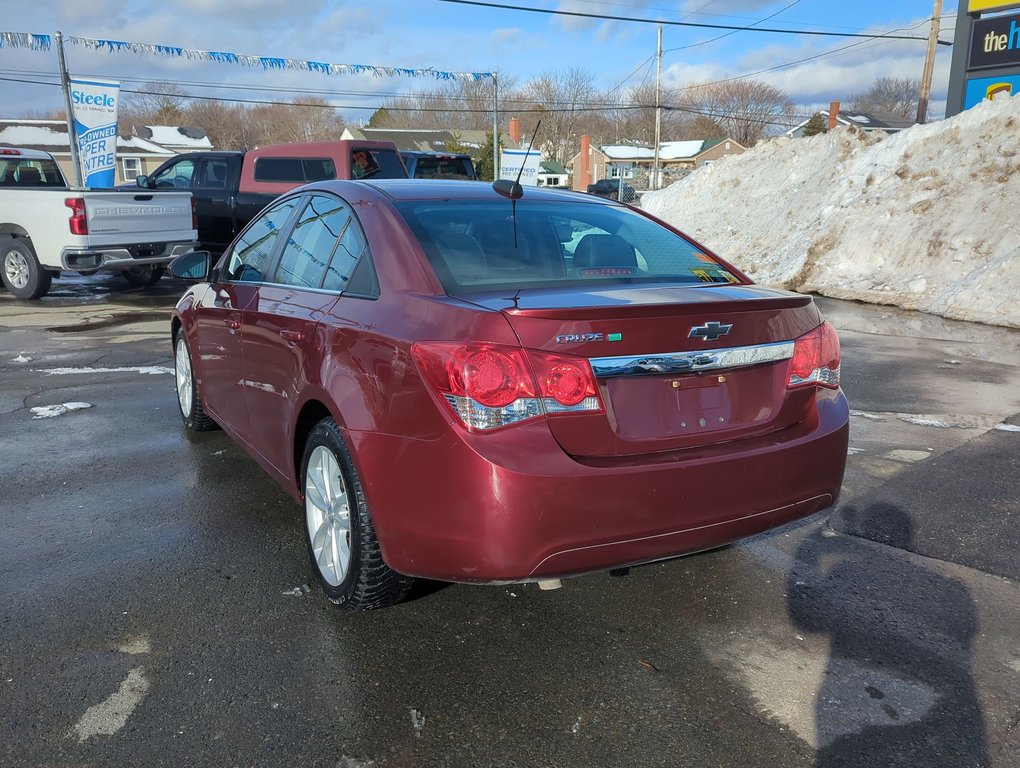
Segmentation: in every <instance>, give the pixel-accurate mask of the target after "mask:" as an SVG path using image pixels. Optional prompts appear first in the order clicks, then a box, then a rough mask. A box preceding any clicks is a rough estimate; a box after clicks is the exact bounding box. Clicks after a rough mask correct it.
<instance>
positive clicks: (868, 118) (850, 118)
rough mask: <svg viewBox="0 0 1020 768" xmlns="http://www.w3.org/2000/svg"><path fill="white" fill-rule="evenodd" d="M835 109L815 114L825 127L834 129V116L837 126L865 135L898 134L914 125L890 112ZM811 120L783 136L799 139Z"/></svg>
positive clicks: (910, 120) (906, 118) (837, 106)
mask: <svg viewBox="0 0 1020 768" xmlns="http://www.w3.org/2000/svg"><path fill="white" fill-rule="evenodd" d="M833 106H834V107H835V108H834V109H833V108H832V107H830V108H829V109H823V110H821V111H819V112H817V113H816V114H819V115H821V116H822V117H823V118H824V119H825V122H826V124H827V125H829V126H831V127H835V126H834V125H833V119H832V118H831V117H830V116H831V115H833V114H835V123H837V124H838V125H847V126H848V125H852V126H854V127H855V128H859V129H860V130H862V131H864V132H865V133H876V132H877V133H885V134H892V133H899V132H900V131H902V130H904V129H905V128H909V127H910V126H912V125H914V122H915V121H914V120H912V119H911V118H909V117H902V116H900V115H894V114H893V113H891V112H853V111H841V110H840V109H839V104H838V103H837V104H835V105H833ZM810 119H811V118H808V119H807V120H805V121H804V122H802V123H800V125H797V126H796V127H794V128H791V129H790V130H788V131H787V132H786V133H785V134H783V135H784V136H792V137H793V138H795V139H799V138H801V137H802V136H803V135H804V129H805V128H806V127H807V124H808V122H810Z"/></svg>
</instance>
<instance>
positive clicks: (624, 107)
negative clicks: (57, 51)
mask: <svg viewBox="0 0 1020 768" xmlns="http://www.w3.org/2000/svg"><path fill="white" fill-rule="evenodd" d="M0 82H9V83H26V84H30V85H48V86H52V87H55V88H59V87H60V83H51V82H45V81H41V80H27V79H24V78H13V77H0ZM121 92H122V93H131V94H136V95H142V96H162V95H165V94H160V93H157V92H155V91H141V90H134V89H128V88H121ZM172 95H173V97H174V98H179V99H186V100H191V101H212V102H225V103H230V104H253V105H269V106H272V105H277V104H280V103H281V102H279V101H268V100H265V99H229V98H224V97H220V96H194V95H190V94H172ZM283 103H284V105H285V106H291V107H311V108H315V109H332V110H337V109H351V110H355V109H360V110H368V109H370V110H376V109H379V108H380V106H382V107H385V108H386V110H387V111H390V112H444V113H451V112H452V113H455V114H485V115H488V114H491V110H489V109H453V110H451V109H449V108H447V107H442V108H440V107H393V106H389V105H387V104H383V105H379V106H376V105H373V106H357V105H353V104H317V103H312V102H305V103H302V102H296V101H291V102H283ZM662 108H663V109H665V110H668V111H672V112H683V113H687V114H693V115H703V116H705V117H710V118H713V119H717V120H722V119H730V120H742V121H750V122H756V123H762V124H764V125H776V126H786V127H791V126H794V125H798V124H799V122H798V123H790V122H785V121H778V120H763V119H760V118H757V117H744V116H740V115H733V114H729V113H723V112H713V111H711V110H703V109H698V108H697V107H688V106H679V105H676V106H666V105H663V107H662ZM643 109H647V110H652V109H655V105H654V104H641V103H632V104H590V105H586V106H583V107H575V108H569V109H567V108H564V109H549V108H546V107H542V106H533V107H525V108H522V109H518V110H516V111H517V112H519V113H521V114H549V113H568V112H605V111H607V110H620V111H632V110H643ZM790 117H791V119H798V120H799V121H800V118H802V117H803V116H800V118H798V116H794V115H791V116H790Z"/></svg>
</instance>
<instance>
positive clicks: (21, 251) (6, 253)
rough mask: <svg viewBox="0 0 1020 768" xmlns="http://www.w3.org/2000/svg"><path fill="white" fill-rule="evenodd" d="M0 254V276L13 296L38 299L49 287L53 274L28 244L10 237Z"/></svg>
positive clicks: (0, 249)
mask: <svg viewBox="0 0 1020 768" xmlns="http://www.w3.org/2000/svg"><path fill="white" fill-rule="evenodd" d="M0 254H3V264H2V267H0V276H2V277H3V281H4V285H5V286H7V290H8V291H10V292H11V294H13V295H14V296H15V297H17V298H19V299H38V298H39V297H40V296H44V295H45V294H46V292H47V291H48V290H49V289H50V283H51V282H52V281H53V276H52V275H51V274H50V273H49V272H48V271H47V270H45V269H43V268H42V266H41V265H40V264H39V259H37V258H36V257H35V252H34V251H33V250H32V247H31V246H30V245H28V244H27V243H25V242H23V241H21V240H16V239H14V238H11V239H9V240H6V241H4V243H3V247H2V248H0Z"/></svg>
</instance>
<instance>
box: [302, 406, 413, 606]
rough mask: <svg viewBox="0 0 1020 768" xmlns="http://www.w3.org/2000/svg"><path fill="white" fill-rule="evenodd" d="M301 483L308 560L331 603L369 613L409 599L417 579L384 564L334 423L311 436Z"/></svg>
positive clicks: (351, 464)
mask: <svg viewBox="0 0 1020 768" xmlns="http://www.w3.org/2000/svg"><path fill="white" fill-rule="evenodd" d="M301 478H302V485H303V489H304V499H305V543H306V545H307V547H308V556H309V558H310V560H311V563H312V569H313V570H314V571H315V575H316V577H317V578H318V580H319V583H320V584H321V585H322V589H323V592H325V593H326V597H327V598H329V600H330V602H332V603H335V604H336V605H338V606H339V607H340V608H342V609H344V610H349V611H367V610H371V609H373V608H385V607H386V606H389V605H393V604H394V603H397V602H399V601H400V600H402V599H403V598H404V597H406V596H407V593H408V592H409V591H410V589H411V586H412V585H413V584H414V579H412V578H410V577H408V576H403V575H401V574H399V573H397V572H396V571H394V570H392V569H391V568H390V567H389V566H388V565H386V563H385V561H384V560H383V558H382V552H381V550H380V548H379V542H378V540H377V539H376V536H375V528H374V526H373V525H372V518H371V516H370V515H369V512H368V505H367V503H366V501H365V494H364V491H363V490H362V487H361V480H360V479H359V477H358V473H357V470H355V468H354V462H353V461H352V459H351V455H350V453H349V452H348V450H347V446H346V445H345V444H344V441H343V437H342V436H341V434H340V429H339V427H337V424H336V422H335V421H334V420H333V419H329V418H327V419H323V420H322V421H320V422H319V423H318V424H316V425H315V428H314V429H313V430H312V432H311V434H310V435H309V436H308V441H307V442H306V443H305V452H304V459H303V461H302V468H301Z"/></svg>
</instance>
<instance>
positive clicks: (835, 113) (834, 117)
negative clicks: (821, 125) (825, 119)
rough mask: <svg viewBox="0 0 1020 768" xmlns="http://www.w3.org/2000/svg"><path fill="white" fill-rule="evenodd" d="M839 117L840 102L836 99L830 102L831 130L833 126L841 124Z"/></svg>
mask: <svg viewBox="0 0 1020 768" xmlns="http://www.w3.org/2000/svg"><path fill="white" fill-rule="evenodd" d="M838 118H839V102H838V101H834V102H832V103H831V104H829V130H830V131H831V130H832V129H833V128H835V127H836V126H837V125H839V122H838Z"/></svg>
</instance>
